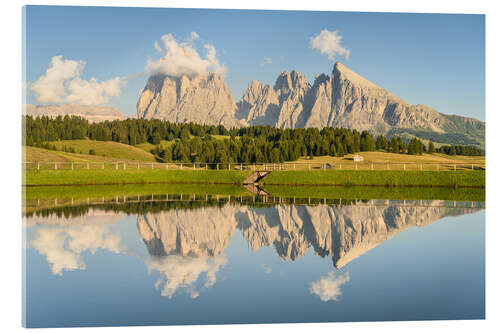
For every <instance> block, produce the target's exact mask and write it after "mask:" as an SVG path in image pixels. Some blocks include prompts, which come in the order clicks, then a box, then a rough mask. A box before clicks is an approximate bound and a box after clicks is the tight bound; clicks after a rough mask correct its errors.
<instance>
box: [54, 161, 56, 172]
mask: <svg viewBox="0 0 500 333" xmlns="http://www.w3.org/2000/svg"><path fill="white" fill-rule="evenodd" d="M54 170H57V162H54Z"/></svg>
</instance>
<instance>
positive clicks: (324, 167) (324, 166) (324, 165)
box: [323, 163, 326, 171]
mask: <svg viewBox="0 0 500 333" xmlns="http://www.w3.org/2000/svg"><path fill="white" fill-rule="evenodd" d="M324 170H326V163H323V171H324Z"/></svg>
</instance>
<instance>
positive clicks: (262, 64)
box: [260, 57, 273, 69]
mask: <svg viewBox="0 0 500 333" xmlns="http://www.w3.org/2000/svg"><path fill="white" fill-rule="evenodd" d="M272 62H273V60H272V59H271V58H269V57H265V58H264V60H262V62H261V63H260V68H261V69H262V68H264V66H265V65H269V64H270V63H272Z"/></svg>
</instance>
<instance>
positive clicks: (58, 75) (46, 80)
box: [30, 55, 127, 105]
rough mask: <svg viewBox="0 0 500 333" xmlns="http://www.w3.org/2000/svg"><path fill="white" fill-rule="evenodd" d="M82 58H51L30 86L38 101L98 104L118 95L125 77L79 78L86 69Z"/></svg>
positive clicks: (124, 82) (59, 56)
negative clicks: (105, 78)
mask: <svg viewBox="0 0 500 333" xmlns="http://www.w3.org/2000/svg"><path fill="white" fill-rule="evenodd" d="M85 65H86V63H85V61H83V60H78V61H77V60H69V59H68V60H65V59H63V57H62V56H61V55H58V56H54V57H52V58H51V61H50V63H49V67H48V68H47V70H46V72H45V74H44V75H42V76H40V77H39V78H38V80H37V81H35V82H34V83H33V84H31V85H30V88H31V90H32V91H34V92H35V94H36V98H37V101H38V102H39V103H80V104H85V105H99V104H105V103H107V102H109V100H110V99H111V98H113V97H118V96H120V91H121V88H122V87H123V86H124V85H125V84H126V82H127V80H126V79H125V78H120V77H115V78H113V79H111V80H107V81H98V80H97V79H95V78H91V79H90V80H84V79H82V78H81V75H82V72H83V69H84V68H85Z"/></svg>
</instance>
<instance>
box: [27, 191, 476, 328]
mask: <svg viewBox="0 0 500 333" xmlns="http://www.w3.org/2000/svg"><path fill="white" fill-rule="evenodd" d="M267 200H269V201H270V199H267ZM269 201H268V202H266V204H263V203H255V204H253V203H251V202H247V203H243V202H239V203H238V202H229V201H226V202H225V201H218V200H217V201H215V202H214V201H210V200H208V198H207V200H206V201H204V202H203V200H201V201H198V202H197V201H196V200H192V201H187V202H186V201H177V202H176V201H175V200H173V201H172V202H168V201H165V202H154V201H151V202H140V201H138V202H136V203H128V204H126V205H125V204H121V205H120V204H116V205H113V204H112V203H106V204H104V205H92V204H90V205H88V206H84V207H82V206H77V207H72V206H68V207H64V208H63V209H62V210H61V208H59V209H58V208H49V209H45V210H41V211H38V212H36V213H29V214H26V215H25V216H24V230H25V235H26V237H25V245H26V247H27V255H26V270H27V285H26V291H27V294H28V295H27V297H28V298H29V294H30V293H35V292H38V293H40V292H41V293H49V291H50V292H51V293H53V294H54V295H58V294H60V293H64V292H68V290H67V289H66V288H67V287H68V285H67V284H68V283H73V282H74V281H76V280H78V281H80V282H81V281H83V280H82V279H84V280H85V282H81V283H82V285H81V288H83V289H82V292H83V290H87V293H89V292H90V294H92V293H93V292H97V290H100V292H101V293H104V294H107V293H108V294H109V293H113V292H114V291H113V290H116V287H117V286H118V285H121V286H122V287H123V288H124V290H128V291H127V292H131V293H133V294H134V295H135V296H132V297H134V298H135V301H136V302H135V304H134V305H131V308H130V311H132V308H134V307H135V306H140V305H141V304H142V303H143V302H153V303H155V302H156V303H157V305H158V306H159V308H158V312H161V311H160V309H162V308H164V307H167V308H170V307H171V306H175V304H177V305H179V304H181V303H182V307H183V308H184V309H189V308H190V307H191V306H196V305H195V304H198V305H199V306H202V307H203V306H204V305H200V304H199V303H192V302H194V300H197V301H196V302H201V303H203V304H205V302H208V301H210V300H211V301H214V297H222V298H224V297H230V295H231V293H235V292H236V290H239V292H240V293H243V294H244V295H246V296H245V297H254V296H255V295H257V294H261V296H262V297H264V299H265V298H267V297H276V298H280V297H284V296H283V295H284V294H287V293H291V294H294V295H296V297H298V298H299V299H301V300H302V301H303V302H305V303H310V302H312V303H314V304H315V305H314V306H313V308H314V307H318V309H319V308H322V307H325V306H326V307H327V308H328V307H331V306H333V307H336V306H338V305H339V304H344V305H345V306H347V308H348V307H349V305H346V302H347V303H349V302H350V301H346V298H349V297H355V296H353V293H354V294H355V293H356V292H355V291H354V290H353V289H352V288H354V287H357V288H361V287H363V288H368V287H369V286H370V285H371V284H372V283H373V281H375V280H372V282H370V280H367V276H368V275H367V274H368V272H369V276H376V275H379V277H378V278H379V279H382V278H384V279H386V281H385V282H380V285H379V286H377V288H384V286H386V287H389V285H386V283H389V281H392V280H394V279H400V280H399V282H400V288H403V289H404V292H405V293H407V292H408V289H407V283H408V282H409V280H408V276H406V274H409V272H411V271H412V270H414V269H416V268H417V266H418V265H417V266H414V265H411V264H410V263H412V262H415V263H419V265H420V269H421V270H423V271H426V270H431V269H436V267H435V266H434V265H435V264H436V263H437V262H439V261H440V260H443V261H444V262H446V264H445V265H444V266H446V265H450V264H451V263H453V264H455V265H456V266H453V267H451V268H447V269H448V270H447V269H446V268H443V269H445V270H447V271H446V272H443V274H444V275H443V276H446V275H447V274H451V272H452V271H455V273H456V270H457V269H459V268H460V267H463V263H459V262H460V260H465V261H467V260H468V258H469V259H470V260H473V261H474V263H473V264H472V266H474V265H476V266H477V265H479V267H483V268H484V261H482V260H483V259H484V253H483V256H482V257H481V255H480V254H481V251H480V250H481V248H482V246H484V242H483V243H482V242H481V239H483V240H484V237H483V236H484V235H483V234H482V232H483V231H482V230H483V227H484V226H483V225H484V221H483V220H482V219H481V216H482V215H483V214H484V212H483V210H484V203H478V202H458V203H457V202H452V201H387V200H365V201H344V202H343V203H342V202H341V201H340V202H339V201H336V202H330V203H328V202H326V201H323V202H321V201H318V202H316V203H312V204H308V203H303V204H298V203H296V204H293V202H291V201H290V200H283V199H281V198H279V199H273V202H269ZM478 214H479V215H478ZM478 217H479V218H478ZM464 225H465V226H464ZM471 228H472V229H473V230H475V231H474V232H472V233H471V232H467V229H471ZM464 232H466V234H467V237H472V238H474V239H473V240H471V241H470V246H471V247H472V248H474V249H475V251H476V252H478V253H479V258H473V257H471V253H469V254H468V255H464V254H460V252H461V250H458V249H456V248H454V247H455V246H456V247H460V246H462V245H460V244H462V242H463V241H464V240H463V237H465V236H464ZM457 235H461V236H462V237H461V240H460V241H458V240H457V243H453V244H450V242H451V241H452V240H453V239H454V238H456V237H457ZM434 247H435V248H434ZM431 249H435V250H436V249H439V251H436V252H433V253H432V256H430V257H429V255H430V253H429V251H431ZM459 256H462V259H460V258H459ZM398 262H399V264H397V267H396V266H394V263H398ZM406 266H411V267H412V268H411V269H409V268H408V267H406ZM389 267H390V269H392V270H393V271H392V272H389V271H387V269H388V268H389ZM384 269H385V271H384ZM403 269H406V271H405V270H403ZM460 269H462V268H460ZM423 271H420V273H419V274H418V275H417V276H412V277H411V278H409V279H410V280H413V279H417V278H418V279H420V280H419V281H418V283H417V284H419V283H420V284H422V283H423V282H426V283H428V284H426V283H424V284H423V285H421V286H420V288H423V289H422V293H424V294H425V293H431V292H435V290H434V289H435V288H437V286H436V285H433V284H432V283H434V282H432V283H431V281H430V280H427V279H426V278H422V276H421V274H423ZM35 272H36V273H35ZM398 272H400V273H398ZM403 273H404V274H403ZM402 274H403V275H405V276H406V277H403V276H402ZM468 274H470V272H469V273H468ZM476 274H477V276H476V279H475V280H474V281H475V282H474V285H475V287H474V288H472V287H471V288H472V289H470V290H471V293H472V294H473V296H474V297H476V298H474V297H473V296H470V297H472V298H474V304H475V305H474V307H473V309H471V308H470V307H469V306H466V307H464V308H460V309H457V312H456V314H455V315H453V316H451V317H449V319H451V318H455V317H456V316H469V317H470V316H473V317H474V316H479V317H480V316H481V315H484V312H481V306H480V305H481V295H483V296H484V294H482V290H483V289H484V279H483V278H482V277H484V269H483V270H482V271H481V269H479V270H477V271H476ZM89 279H90V280H89ZM401 279H402V280H401ZM43 281H45V282H44V285H45V286H46V287H44V288H46V289H43V291H42V290H41V289H39V288H41V286H42V282H43ZM89 281H95V283H97V281H99V282H98V284H101V285H102V288H100V287H99V286H98V285H95V284H94V285H93V286H94V287H93V288H96V289H95V290H93V291H90V289H88V288H90V282H89ZM112 281H114V282H112ZM392 282H394V281H392ZM481 282H482V283H481ZM110 283H111V284H110ZM115 283H116V284H115ZM435 283H437V284H439V285H441V283H445V282H444V281H441V282H439V281H437V282H435ZM467 283H471V281H470V280H469V282H467ZM456 284H457V283H456V282H455V283H452V285H453V286H456V287H458V286H457V285H456ZM104 286H106V287H104ZM360 286H361V287H360ZM372 287H374V286H372ZM393 287H394V286H393ZM269 288H271V289H269ZM290 288H292V289H290ZM293 288H296V289H293ZM363 288H361V289H363ZM398 288H399V287H398ZM446 288H450V285H447V286H446ZM482 288H483V289H482ZM91 289H92V288H91ZM264 290H265V291H266V292H263V291H264ZM368 290H371V292H375V290H376V289H370V288H368ZM295 291H297V292H295ZM448 291H449V290H448ZM77 293H78V294H79V293H80V292H77ZM394 293H396V294H397V293H398V292H397V291H394ZM399 293H400V294H398V295H395V296H388V297H389V298H391V297H393V298H395V299H394V302H397V299H399V297H400V296H402V295H403V294H404V293H403V294H401V291H400V292H399ZM136 294H137V295H136ZM349 295H351V296H349ZM478 295H479V296H478ZM87 296H88V294H86V295H85V296H82V297H83V298H82V299H81V300H79V299H78V298H76V302H77V303H78V302H80V301H82V302H83V301H84V299H85V298H86V297H87ZM158 297H159V298H158ZM363 297H365V298H366V299H367V300H370V301H371V300H372V297H376V296H375V294H373V295H370V294H369V293H368V294H367V295H365V296H363ZM62 298H64V297H62ZM112 298H113V297H111V299H112ZM38 299H39V298H38V297H37V300H38ZM189 300H192V301H189ZM351 301H352V299H351ZM108 302H109V301H108ZM111 302H112V301H111ZM165 302H166V303H165ZM179 302H180V303H179ZM36 303H37V304H38V303H40V304H38V305H34V307H36V306H41V303H43V301H41V300H38V301H37V302H36ZM62 303H64V302H62ZM91 303H92V302H91ZM156 303H155V304H156ZM368 303H369V302H368ZM424 303H425V302H424ZM445 303H446V302H445V301H444V300H443V302H442V304H441V305H442V306H443V309H442V311H441V312H439V311H437V312H436V315H438V316H440V318H448V317H446V315H445V314H444V312H443V311H444V307H445V306H446V304H445ZM28 304H30V303H28ZM206 304H208V303H206ZM478 304H479V305H478ZM60 305H61V306H63V304H60ZM207 306H208V305H207ZM353 306H354V305H353ZM422 306H423V305H422ZM318 309H317V310H318ZM478 309H479V310H478ZM323 310H324V309H323ZM65 311H69V310H68V309H67V308H66V309H65ZM318 311H319V310H318ZM360 311H361V312H358V315H359V314H360V313H362V312H363V310H362V309H361V310H360ZM366 311H368V310H367V309H366ZM320 313H323V312H322V311H320ZM367 313H369V312H367ZM423 313H424V315H425V313H426V312H425V311H424V312H423ZM61 315H62V313H61ZM304 315H305V316H306V317H307V318H309V319H311V320H313V321H339V320H340V321H343V320H345V319H344V318H345V317H342V318H341V317H335V316H329V315H325V316H319V315H318V313H312V314H304ZM364 315H366V313H365V314H364ZM372 315H373V316H375V317H370V316H368V318H371V319H375V318H384V319H387V317H386V315H382V313H380V314H379V315H380V316H381V317H377V316H376V315H375V314H373V313H372ZM414 315H417V314H414ZM418 315H419V316H420V315H421V312H420V313H419V314H418ZM149 316H150V317H151V325H154V324H169V323H170V324H173V323H181V322H182V317H178V318H175V319H173V318H170V319H169V318H160V313H156V312H154V313H149ZM56 317H57V315H56ZM264 317H265V316H264ZM264 317H263V316H262V315H259V314H251V313H250V314H249V315H248V317H245V320H244V321H246V322H248V320H250V321H252V320H255V321H256V322H288V321H289V320H292V321H294V320H293V319H292V318H291V317H289V316H288V315H285V316H281V317H276V318H278V319H276V320H275V321H273V320H267V321H266V320H265V318H264ZM365 317H366V316H365ZM365 317H363V318H365ZM68 318H69V317H68ZM217 318H218V317H217V316H214V317H206V318H205V317H203V318H202V319H200V323H212V322H220V321H219V320H216V319H217ZM225 318H230V319H228V320H229V321H227V320H226V321H224V320H223V322H239V321H238V319H237V318H240V319H241V318H242V317H238V316H237V315H236V314H234V316H231V315H230V316H229V317H225ZM231 318H232V319H231ZM403 318H405V319H408V318H413V317H411V315H410V316H409V317H408V316H407V317H404V316H402V315H401V316H400V315H398V314H397V313H396V314H394V318H393V319H394V320H397V319H401V320H403ZM431 318H433V317H432V316H431ZM109 319H110V320H111V319H113V320H114V321H113V323H117V322H118V323H120V324H131V322H130V319H126V318H125V317H124V314H123V315H116V314H115V315H113V316H111V317H110V318H109ZM219 319H221V318H219ZM309 319H308V320H309ZM347 319H349V316H347ZM358 319H359V318H358ZM68 320H69V319H68ZM241 320H243V319H241ZM367 320H368V319H367ZM32 322H33V326H43V325H45V324H48V323H47V322H46V321H44V320H42V319H41V318H38V319H37V318H32ZM63 322H64V320H63ZM36 323H38V324H36ZM43 323H45V324H43ZM105 324H106V320H105V321H104V325H105ZM52 325H56V324H54V322H51V323H50V325H49V326H52ZM56 326H57V325H56Z"/></svg>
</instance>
